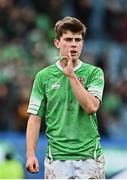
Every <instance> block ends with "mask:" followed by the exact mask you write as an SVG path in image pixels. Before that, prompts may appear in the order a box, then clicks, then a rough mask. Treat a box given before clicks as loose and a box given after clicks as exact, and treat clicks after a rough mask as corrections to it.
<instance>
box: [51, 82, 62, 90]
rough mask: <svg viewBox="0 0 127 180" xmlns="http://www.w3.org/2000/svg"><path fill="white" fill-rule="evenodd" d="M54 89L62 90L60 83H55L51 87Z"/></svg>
mask: <svg viewBox="0 0 127 180" xmlns="http://www.w3.org/2000/svg"><path fill="white" fill-rule="evenodd" d="M51 87H52V89H59V88H60V83H53V84H52V85H51Z"/></svg>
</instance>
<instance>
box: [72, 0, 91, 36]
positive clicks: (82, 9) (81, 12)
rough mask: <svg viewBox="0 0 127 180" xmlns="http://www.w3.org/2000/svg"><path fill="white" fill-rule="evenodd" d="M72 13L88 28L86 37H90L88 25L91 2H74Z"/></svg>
mask: <svg viewBox="0 0 127 180" xmlns="http://www.w3.org/2000/svg"><path fill="white" fill-rule="evenodd" d="M74 13H75V17H76V18H78V19H80V20H81V21H82V22H83V23H84V24H85V25H86V27H88V28H87V33H86V37H90V32H91V29H90V23H91V16H92V13H93V6H92V0H74Z"/></svg>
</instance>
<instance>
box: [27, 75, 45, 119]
mask: <svg viewBox="0 0 127 180" xmlns="http://www.w3.org/2000/svg"><path fill="white" fill-rule="evenodd" d="M45 106H46V97H45V93H44V85H43V82H42V79H41V77H40V74H39V73H37V75H36V77H35V80H34V83H33V88H32V91H31V96H30V101H29V105H28V109H27V112H28V113H31V114H35V115H38V116H40V117H42V116H44V112H45Z"/></svg>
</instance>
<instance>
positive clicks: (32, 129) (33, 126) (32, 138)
mask: <svg viewBox="0 0 127 180" xmlns="http://www.w3.org/2000/svg"><path fill="white" fill-rule="evenodd" d="M40 125H41V118H40V117H37V116H35V115H30V117H29V120H28V124H27V132H26V143H27V144H26V145H27V154H26V156H27V158H29V157H32V156H35V153H36V145H37V141H38V137H39V131H40Z"/></svg>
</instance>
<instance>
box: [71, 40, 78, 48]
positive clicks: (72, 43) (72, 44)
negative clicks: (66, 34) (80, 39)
mask: <svg viewBox="0 0 127 180" xmlns="http://www.w3.org/2000/svg"><path fill="white" fill-rule="evenodd" d="M71 46H73V47H76V46H77V44H76V41H75V39H73V40H72V42H71Z"/></svg>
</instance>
